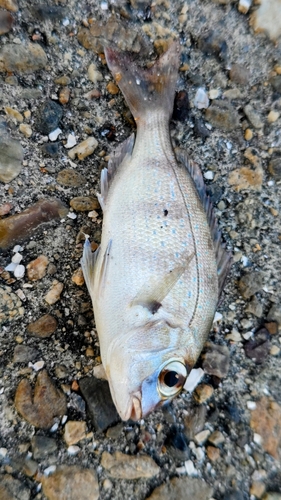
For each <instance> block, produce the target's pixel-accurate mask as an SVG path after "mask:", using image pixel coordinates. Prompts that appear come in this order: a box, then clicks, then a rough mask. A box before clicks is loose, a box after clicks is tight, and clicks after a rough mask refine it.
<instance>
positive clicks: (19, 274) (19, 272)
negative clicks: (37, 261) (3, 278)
mask: <svg viewBox="0 0 281 500" xmlns="http://www.w3.org/2000/svg"><path fill="white" fill-rule="evenodd" d="M24 275H25V267H24V266H23V265H22V264H19V265H18V266H16V267H15V270H14V277H15V278H18V279H20V278H23V277H24Z"/></svg>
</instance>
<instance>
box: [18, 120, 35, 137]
mask: <svg viewBox="0 0 281 500" xmlns="http://www.w3.org/2000/svg"><path fill="white" fill-rule="evenodd" d="M19 131H20V132H21V133H22V134H23V135H24V136H25V137H26V138H27V139H29V137H31V136H32V128H31V127H30V125H27V123H21V124H20V126H19Z"/></svg>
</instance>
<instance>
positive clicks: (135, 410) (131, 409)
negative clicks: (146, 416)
mask: <svg viewBox="0 0 281 500" xmlns="http://www.w3.org/2000/svg"><path fill="white" fill-rule="evenodd" d="M119 414H120V417H121V418H122V420H124V421H125V422H126V421H127V420H134V421H135V422H136V421H137V420H140V419H141V418H142V407H141V395H140V394H137V395H135V394H134V395H133V396H132V398H131V400H130V404H129V405H128V406H127V410H126V411H125V412H123V411H122V412H121V411H119Z"/></svg>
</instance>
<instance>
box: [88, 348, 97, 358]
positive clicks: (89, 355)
mask: <svg viewBox="0 0 281 500" xmlns="http://www.w3.org/2000/svg"><path fill="white" fill-rule="evenodd" d="M94 355H95V351H94V349H93V348H92V347H87V349H86V356H87V358H92V357H93V356H94Z"/></svg>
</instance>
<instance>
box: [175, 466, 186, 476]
mask: <svg viewBox="0 0 281 500" xmlns="http://www.w3.org/2000/svg"><path fill="white" fill-rule="evenodd" d="M176 473H177V474H179V475H180V474H186V468H185V466H184V465H183V466H182V467H176Z"/></svg>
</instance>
